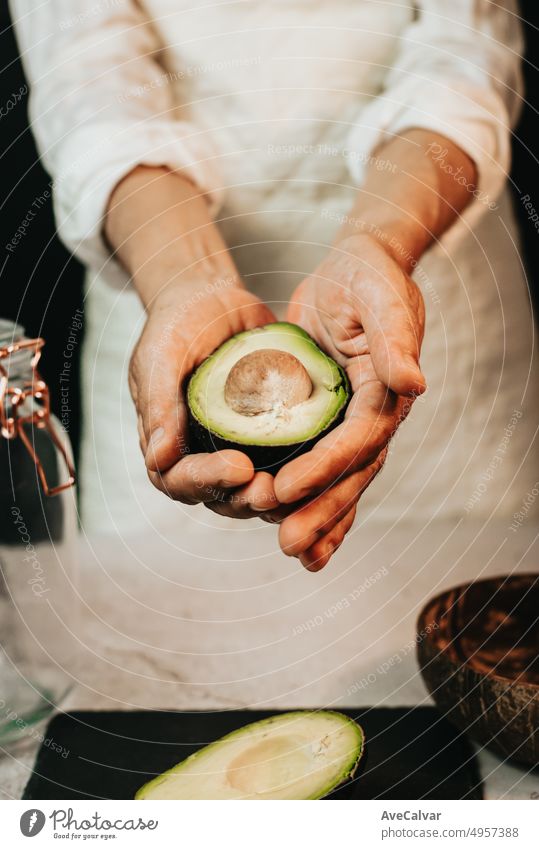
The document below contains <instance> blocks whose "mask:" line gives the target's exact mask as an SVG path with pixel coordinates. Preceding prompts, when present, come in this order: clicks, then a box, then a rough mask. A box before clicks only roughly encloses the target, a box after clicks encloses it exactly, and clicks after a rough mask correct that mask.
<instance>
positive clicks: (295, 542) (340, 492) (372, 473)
mask: <svg viewBox="0 0 539 849" xmlns="http://www.w3.org/2000/svg"><path fill="white" fill-rule="evenodd" d="M384 459H385V456H383V457H380V459H379V460H377V461H376V462H375V463H372V464H371V465H370V466H368V467H367V468H366V469H363V470H362V471H360V472H356V473H355V474H352V475H350V476H349V477H346V478H344V480H342V481H340V482H339V483H337V484H336V485H335V486H332V487H331V488H330V489H329V490H328V491H327V492H324V493H322V494H321V495H319V496H317V497H316V498H314V499H313V500H312V501H309V502H308V503H307V504H305V505H304V506H303V507H300V508H299V510H296V511H295V512H293V513H292V514H291V515H289V516H288V517H287V518H285V519H284V520H283V522H282V524H281V527H280V529H279V543H280V545H281V548H282V550H283V552H284V553H285V554H288V555H291V556H293V557H298V556H299V555H300V554H301V553H302V552H304V551H306V550H307V549H309V548H310V547H311V546H312V545H314V544H315V543H316V542H317V541H318V540H320V539H322V538H323V537H325V536H327V534H328V533H329V532H330V531H331V530H332V529H333V528H334V527H336V525H338V524H339V523H340V522H341V521H342V519H343V518H344V517H345V516H346V515H347V513H349V511H350V510H351V509H352V508H353V507H354V506H355V504H356V502H357V501H358V499H359V498H360V496H361V495H362V493H363V492H364V491H365V490H366V489H367V487H368V486H369V485H370V484H371V483H372V481H373V480H374V478H375V477H376V475H377V474H378V472H379V471H380V469H381V467H382V465H383V460H384Z"/></svg>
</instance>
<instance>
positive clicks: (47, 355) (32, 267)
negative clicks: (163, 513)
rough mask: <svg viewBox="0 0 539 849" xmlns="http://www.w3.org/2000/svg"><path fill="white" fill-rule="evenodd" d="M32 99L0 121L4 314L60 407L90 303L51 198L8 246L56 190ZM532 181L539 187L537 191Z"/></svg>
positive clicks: (518, 190) (538, 246)
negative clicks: (79, 315) (29, 109)
mask: <svg viewBox="0 0 539 849" xmlns="http://www.w3.org/2000/svg"><path fill="white" fill-rule="evenodd" d="M520 7H521V14H522V17H523V19H524V21H525V33H526V43H527V50H526V61H525V64H524V75H525V81H526V101H527V103H526V105H525V107H524V111H523V113H522V117H521V120H520V123H519V126H518V127H517V129H516V132H515V134H514V139H513V170H512V173H511V179H512V182H513V191H514V193H515V196H516V198H517V199H518V198H519V197H520V196H521V195H522V194H527V193H529V194H530V195H531V197H532V200H533V196H534V194H535V201H534V206H535V207H538V206H539V202H538V201H539V161H538V159H537V154H538V153H539V151H536V150H535V147H536V145H535V142H536V139H537V138H539V121H538V109H539V70H538V67H537V66H538V65H539V30H538V24H539V8H538V7H539V2H538V0H522V2H521V4H520ZM0 16H1V20H0V56H1V57H2V74H1V77H0V104H1V105H4V104H5V103H6V102H7V101H8V100H9V99H10V98H11V96H12V94H13V92H19V91H20V89H21V86H24V85H25V78H24V74H23V71H22V68H21V65H20V62H19V59H18V55H17V46H16V43H15V39H14V35H13V32H12V30H11V23H10V19H9V11H8V9H7V3H6V2H5V0H4V2H3V3H1V5H0ZM27 100H28V98H27V97H26V96H25V97H23V98H22V100H21V102H20V103H19V104H18V105H17V107H16V108H14V109H12V111H11V112H9V114H8V115H7V116H3V117H2V118H1V120H0V132H1V147H2V152H1V158H0V176H1V185H3V186H4V189H3V191H2V202H1V211H0V257H1V259H0V297H1V304H0V315H1V316H2V317H6V318H12V319H16V320H17V321H19V322H20V323H22V324H23V325H24V326H25V327H26V330H27V332H28V334H29V335H32V336H44V337H45V339H46V340H47V345H46V348H45V351H44V355H43V359H42V373H43V375H44V377H45V379H46V380H47V382H48V384H49V387H50V390H51V398H52V404H53V408H54V409H55V410H56V412H57V414H58V412H59V410H60V374H61V372H62V369H63V363H64V355H63V351H64V348H65V345H66V342H67V339H68V337H69V335H70V328H71V325H72V316H73V315H74V314H75V312H76V310H77V309H82V308H83V291H82V281H83V270H82V268H81V266H80V265H79V263H78V262H77V261H76V260H74V259H73V258H72V257H70V255H69V254H68V253H67V251H66V250H65V249H64V248H63V246H62V245H61V244H60V242H59V241H58V239H57V238H56V236H55V227H54V220H53V215H52V208H51V201H50V199H49V200H45V202H44V205H43V206H42V207H41V208H40V210H39V214H37V215H36V217H35V218H34V219H33V220H32V222H31V224H30V226H29V229H28V232H27V234H26V235H25V237H24V238H23V239H22V241H21V243H20V244H19V246H18V247H17V249H16V250H15V251H14V253H13V254H10V253H8V252H7V251H6V249H5V247H4V245H5V244H6V243H7V242H9V241H10V239H11V238H12V236H13V234H14V231H15V230H16V229H17V227H18V226H19V224H20V222H21V221H22V220H23V219H24V218H25V216H26V214H27V211H28V209H31V208H32V204H33V202H34V200H35V198H36V197H41V196H43V193H44V192H47V191H49V189H50V186H49V182H50V178H49V176H48V175H47V174H46V173H45V171H44V170H43V169H42V168H41V166H40V164H39V160H38V156H37V152H36V148H35V145H34V142H33V139H32V135H31V133H30V131H29V129H28V123H27V113H26V106H27ZM532 186H537V187H538V189H537V192H534V190H533V189H532ZM515 207H516V210H517V213H518V215H519V218H520V224H521V233H522V240H523V247H524V255H525V261H526V265H527V271H528V278H529V281H530V286H531V288H532V291H533V292H534V296H535V298H536V303H537V294H538V292H539V272H538V269H539V264H538V259H539V233H538V232H537V230H536V229H535V228H534V227H533V225H532V224H531V222H530V221H529V220H528V219H527V218H526V212H525V210H524V208H523V206H522V203H516V204H515ZM81 341H82V334H81V333H80V332H79V333H78V336H77V345H76V346H75V350H74V358H73V366H72V372H73V374H72V377H71V379H70V384H69V406H70V408H71V412H70V414H69V423H68V430H69V433H70V436H71V439H72V441H73V444H74V447H75V451H77V448H78V441H79V431H80V409H79V385H78V367H79V357H80V342H81Z"/></svg>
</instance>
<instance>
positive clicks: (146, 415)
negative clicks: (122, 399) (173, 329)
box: [129, 328, 188, 471]
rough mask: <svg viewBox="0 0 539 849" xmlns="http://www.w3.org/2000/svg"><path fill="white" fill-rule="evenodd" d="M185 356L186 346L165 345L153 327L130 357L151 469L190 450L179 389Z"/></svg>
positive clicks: (165, 465) (143, 443) (169, 463)
mask: <svg viewBox="0 0 539 849" xmlns="http://www.w3.org/2000/svg"><path fill="white" fill-rule="evenodd" d="M161 329H162V330H163V328H161ZM163 332H164V330H163ZM186 356H187V352H186V350H185V348H184V347H183V346H180V345H174V346H172V345H166V348H165V346H164V344H163V342H162V340H161V341H159V338H158V337H157V336H156V334H155V333H154V331H153V330H151V331H150V334H149V335H147V336H146V337H145V339H144V342H143V343H141V344H139V345H138V346H137V348H136V349H135V352H134V354H133V357H132V359H131V364H130V369H129V387H130V389H131V395H132V397H133V400H134V402H135V406H136V408H137V413H138V419H139V425H138V428H139V437H140V443H141V448H142V449H143V451H144V455H145V459H146V465H147V467H148V469H149V470H154V471H158V470H166V469H168V468H170V467H171V466H172V465H173V464H174V463H175V462H176V461H177V460H178V459H179V458H180V457H181V456H182V454H184V453H185V451H186V450H187V446H188V440H187V409H186V406H185V402H184V399H183V396H182V393H181V392H180V391H179V387H180V383H181V381H182V379H183V376H184V373H185V365H186V362H187V359H186Z"/></svg>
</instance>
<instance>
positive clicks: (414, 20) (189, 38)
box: [11, 0, 536, 527]
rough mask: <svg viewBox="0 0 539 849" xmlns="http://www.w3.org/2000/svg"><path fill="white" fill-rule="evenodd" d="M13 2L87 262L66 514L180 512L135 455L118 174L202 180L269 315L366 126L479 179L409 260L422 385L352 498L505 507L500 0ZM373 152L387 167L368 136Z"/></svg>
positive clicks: (506, 297)
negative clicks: (77, 508) (74, 503)
mask: <svg viewBox="0 0 539 849" xmlns="http://www.w3.org/2000/svg"><path fill="white" fill-rule="evenodd" d="M11 10H12V15H13V21H14V25H15V28H16V33H17V37H18V40H19V44H20V48H21V52H22V58H23V62H24V65H25V67H26V70H27V74H28V77H29V80H30V83H31V107H30V112H31V120H32V129H33V131H34V133H35V135H36V138H37V141H38V145H39V149H40V151H41V155H42V157H43V161H44V164H45V167H46V168H47V169H48V170H49V172H50V173H51V175H52V177H53V179H54V199H55V209H56V216H57V221H58V229H59V233H60V236H61V237H62V238H63V240H64V241H65V242H66V244H67V245H68V246H69V247H70V248H71V249H72V250H73V251H74V252H75V253H76V254H78V256H79V257H80V258H81V259H82V260H83V261H84V262H86V263H87V264H88V265H89V266H90V268H91V270H90V274H89V277H88V298H87V307H86V329H87V335H86V343H85V366H84V367H85V373H84V386H85V393H84V404H85V411H84V412H85V417H84V421H85V432H84V439H83V469H82V472H83V479H84V481H83V482H84V488H83V506H84V507H85V513H86V521H87V523H89V524H95V525H99V526H100V527H103V526H107V525H109V524H110V523H111V522H113V523H114V524H116V525H117V526H120V527H122V526H123V525H125V527H130V526H132V525H133V524H137V523H141V524H143V523H144V521H145V520H146V518H147V517H148V516H150V517H151V519H152V521H154V520H155V521H159V522H161V523H162V522H165V523H166V521H167V517H169V518H170V521H171V522H172V524H173V525H174V527H181V520H182V517H183V516H184V513H183V508H181V505H174V504H172V503H170V502H167V501H166V500H165V499H164V498H163V496H162V495H161V494H160V493H157V492H156V491H153V490H152V488H151V487H150V486H149V485H148V482H147V480H146V475H145V470H144V467H143V464H142V462H141V460H140V458H139V449H138V439H137V434H136V426H135V417H134V414H133V409H132V404H131V401H130V399H129V395H128V391H127V380H126V375H125V370H126V366H127V362H128V359H129V352H130V350H131V349H132V347H133V345H134V342H135V340H136V337H137V333H138V332H139V330H140V327H141V326H142V322H143V313H142V309H141V307H140V304H139V303H138V300H137V297H136V294H135V293H134V292H133V291H132V290H131V289H130V288H129V285H128V281H127V277H126V275H125V274H124V272H123V271H122V270H121V268H120V267H119V266H118V265H117V264H116V263H115V262H114V260H113V259H111V257H110V256H109V252H108V250H107V246H106V244H105V243H104V241H103V239H102V223H103V215H104V212H105V209H106V205H107V201H108V198H109V196H110V193H111V191H112V189H113V188H114V186H115V184H116V183H117V182H118V180H119V179H120V178H121V177H122V176H123V175H124V174H126V173H127V172H128V171H129V170H130V169H131V168H133V167H134V166H135V165H136V164H138V163H146V164H154V165H157V164H159V165H166V166H168V167H169V168H171V169H175V170H176V169H177V170H182V171H185V172H187V173H188V174H189V175H190V177H191V178H192V179H193V180H194V181H195V183H196V184H197V185H198V186H199V187H200V189H201V191H202V192H204V193H205V194H207V195H208V196H209V197H210V198H211V200H212V204H213V209H214V211H215V215H216V217H217V220H218V222H219V226H220V227H221V229H222V231H223V233H224V235H225V237H226V239H227V240H228V243H229V245H230V247H231V249H232V250H233V252H234V256H235V259H236V261H237V263H238V266H239V268H240V271H241V272H242V273H243V274H244V276H245V279H246V282H247V285H248V286H249V287H250V288H251V289H253V290H254V291H255V292H257V293H258V294H260V295H261V296H262V297H264V298H265V299H266V300H269V301H270V302H272V305H273V306H274V307H275V309H276V311H277V312H282V308H283V305H284V303H285V302H286V300H287V299H288V297H289V295H290V292H291V290H292V288H293V286H294V285H295V284H297V282H299V280H300V279H301V277H302V276H304V275H305V274H307V273H308V272H309V271H311V270H312V268H313V267H314V266H315V265H316V262H317V261H318V260H319V259H320V258H321V256H322V254H323V253H324V252H325V251H326V250H327V246H328V244H330V243H331V241H332V238H333V235H334V232H335V231H336V229H337V228H338V226H339V222H340V221H341V220H342V216H343V215H345V214H346V212H347V210H348V208H349V207H350V205H351V203H352V200H353V196H354V193H355V191H356V187H357V185H358V184H360V183H361V179H362V173H363V169H364V166H365V164H366V163H367V162H369V160H371V157H373V156H374V155H375V154H374V151H375V150H377V149H378V148H379V145H380V142H381V141H383V140H384V139H386V138H390V137H391V136H392V135H393V134H395V133H399V132H401V131H403V130H405V129H407V128H410V127H426V128H429V129H431V130H434V131H436V132H438V133H441V134H442V135H444V136H447V137H448V138H450V139H451V140H453V141H454V142H455V143H456V144H457V145H459V146H460V147H461V148H462V149H463V150H464V151H466V152H467V153H468V154H469V155H470V156H471V157H472V159H473V160H474V161H475V163H476V165H477V169H478V174H479V184H478V192H477V194H478V197H477V198H475V199H474V200H473V202H472V203H471V204H470V206H469V207H468V208H467V209H466V211H465V213H464V215H463V216H462V217H461V219H460V220H459V221H458V223H457V224H455V225H454V226H453V227H452V228H451V231H450V232H449V233H448V234H447V237H444V239H443V240H442V243H441V244H440V245H438V246H436V247H435V248H434V249H432V250H431V251H430V252H429V254H428V255H427V256H426V257H424V258H423V259H422V261H421V264H420V267H419V268H418V269H417V271H416V277H417V280H418V283H419V285H420V287H421V288H422V290H423V294H424V297H425V300H426V305H427V331H426V337H425V343H424V350H423V355H422V365H423V368H424V370H425V372H426V375H427V379H428V382H429V392H428V393H427V395H426V396H423V398H422V399H420V400H419V401H418V402H417V403H416V404H415V406H414V410H413V412H412V414H411V416H410V418H409V420H408V421H407V423H406V424H405V425H404V426H403V427H402V428H401V429H400V430H399V435H398V437H397V439H396V440H395V445H394V448H393V449H392V452H391V453H392V456H391V458H390V460H389V462H388V463H387V468H386V470H385V471H384V473H383V474H382V475H381V477H380V481H379V482H378V481H377V482H376V483H375V484H374V485H373V486H372V487H371V488H370V489H369V491H368V493H367V496H365V497H364V498H363V499H362V511H363V515H365V514H366V513H367V515H368V514H369V512H372V513H374V514H376V515H378V516H383V517H384V518H386V517H387V518H389V519H394V518H395V517H398V518H400V517H406V516H416V517H417V516H421V517H429V516H431V515H434V514H438V513H441V514H451V515H463V514H466V513H468V512H471V513H473V514H474V515H477V514H481V513H485V512H487V513H488V512H489V511H490V510H494V509H498V510H501V511H502V512H504V513H506V514H510V513H512V512H513V511H514V510H516V509H517V508H518V505H519V503H520V501H521V499H522V498H523V497H524V496H525V494H526V487H527V486H528V485H529V486H530V487H531V486H533V485H534V483H535V479H534V478H533V479H529V478H530V475H531V476H533V475H534V471H533V457H534V456H535V455H532V454H530V453H529V449H530V444H531V439H532V436H533V433H534V431H535V418H536V408H535V406H532V407H531V408H530V409H531V412H528V411H527V410H528V403H529V395H530V392H531V388H530V387H531V386H532V385H533V375H534V374H536V372H535V365H532V349H533V325H532V321H531V316H530V310H529V303H528V298H527V292H526V287H525V281H524V277H523V271H522V266H521V263H520V260H519V256H518V245H517V241H516V240H517V237H516V234H515V228H514V222H513V219H512V215H511V211H510V207H509V202H508V199H507V197H506V196H505V195H503V194H501V192H502V189H503V186H504V183H505V181H506V176H507V173H508V170H509V159H510V153H509V151H510V134H511V127H512V126H513V125H514V122H515V119H516V116H517V114H518V111H519V106H520V96H521V95H520V74H519V67H520V56H521V52H522V40H521V31H520V27H519V23H518V10H517V4H516V2H514V0H501V2H497V3H493V2H489V1H488V0H420V2H407V0H393V1H392V2H391V0H387V2H385V1H384V0H325V2H324V0H271V2H268V0H266V2H263V0H217V1H216V2H205V0H139V2H136V0H88V2H84V0H11ZM440 155H441V156H442V157H443V151H441V152H440ZM372 162H373V164H374V165H375V167H377V168H380V169H381V170H382V169H383V170H384V171H385V172H386V173H387V179H391V167H392V166H391V163H390V162H389V161H387V160H386V159H384V154H383V148H381V149H379V151H378V153H377V155H376V158H375V159H373V160H372ZM530 369H531V371H530ZM515 409H518V411H520V412H521V413H522V414H521V415H520V417H518V418H517V421H518V425H517V426H516V427H515V428H513V429H512V430H511V438H510V440H509V443H508V445H507V446H505V443H504V446H505V447H503V450H501V449H500V444H501V440H502V437H503V434H504V430H505V428H506V427H507V423H508V422H509V421H510V419H511V416H512V411H513V410H515ZM119 429H121V438H120V439H119V437H118V433H119ZM119 445H121V449H122V450H119ZM500 451H501V453H500ZM493 458H495V459H494V460H493ZM494 466H495V467H494ZM485 476H486V477H485ZM178 511H180V514H179V513H178ZM189 515H190V516H191V515H192V513H190V514H189ZM137 517H138V518H137ZM186 521H187V518H186ZM215 521H217V522H220V521H221V520H220V519H216V520H215Z"/></svg>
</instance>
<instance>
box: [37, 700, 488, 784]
mask: <svg viewBox="0 0 539 849" xmlns="http://www.w3.org/2000/svg"><path fill="white" fill-rule="evenodd" d="M342 712H343V713H346V714H348V716H351V717H353V718H354V719H356V720H357V721H358V722H359V723H360V725H361V726H362V728H363V731H364V733H365V739H366V756H365V755H364V758H363V760H362V764H361V767H360V769H359V771H358V773H357V775H356V777H355V778H354V780H353V781H350V782H348V784H346V785H344V786H343V787H341V788H340V789H339V790H338V791H336V792H335V793H334V794H333V795H332V796H331V798H333V799H414V800H417V799H480V798H482V791H481V781H480V778H479V773H478V768H477V762H476V759H475V756H474V754H473V752H472V750H471V747H470V746H469V744H468V742H467V741H466V739H465V738H464V737H463V735H462V734H461V733H460V732H459V731H457V730H456V729H454V728H453V727H452V726H451V725H449V723H447V722H446V721H445V720H444V719H442V718H441V716H440V714H439V713H438V712H437V711H436V710H435V708H430V707H417V708H361V709H355V710H353V709H343V710H342ZM276 713H279V711H259V710H252V711H251V710H231V711H219V712H207V711H193V712H189V713H174V712H169V711H134V712H123V711H108V712H97V711H95V712H94V711H80V712H77V713H73V714H60V715H58V716H56V717H55V718H54V719H53V720H52V722H51V723H50V725H49V727H48V729H47V732H46V734H45V741H44V743H43V745H42V746H41V749H40V751H39V753H38V756H37V760H36V763H35V766H34V771H33V773H32V776H31V778H30V781H29V782H28V784H27V786H26V789H25V792H24V796H23V798H24V799H89V798H90V799H132V798H133V796H134V795H135V793H136V791H137V790H138V788H139V787H141V785H142V784H144V783H145V782H146V781H149V780H150V779H152V778H154V777H155V776H156V775H159V774H160V773H162V772H164V771H165V770H166V769H170V767H172V766H174V764H176V763H178V762H179V761H181V760H183V759H184V758H186V757H187V756H188V755H190V754H192V753H193V752H195V751H197V749H199V748H200V747H201V746H204V745H206V744H207V743H210V742H212V741H213V740H216V739H218V738H219V737H222V736H223V735H224V734H228V733H229V732H230V731H234V730H235V729H237V728H240V727H241V726H242V725H247V723H249V722H255V721H256V720H258V719H264V718H265V717H267V716H271V715H274V714H276ZM66 752H67V753H68V754H66Z"/></svg>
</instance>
